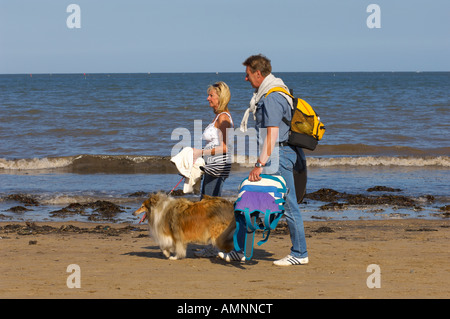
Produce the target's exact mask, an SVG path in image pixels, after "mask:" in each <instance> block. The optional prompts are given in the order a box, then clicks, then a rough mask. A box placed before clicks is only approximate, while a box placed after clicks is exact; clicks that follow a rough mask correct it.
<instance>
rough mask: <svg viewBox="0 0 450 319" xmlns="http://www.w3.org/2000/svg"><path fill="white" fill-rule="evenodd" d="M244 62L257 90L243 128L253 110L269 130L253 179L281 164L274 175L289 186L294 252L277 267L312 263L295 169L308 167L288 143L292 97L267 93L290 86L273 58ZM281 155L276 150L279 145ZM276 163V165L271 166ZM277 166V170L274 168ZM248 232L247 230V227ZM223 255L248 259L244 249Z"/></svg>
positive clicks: (261, 125) (287, 212)
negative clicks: (276, 73) (276, 70)
mask: <svg viewBox="0 0 450 319" xmlns="http://www.w3.org/2000/svg"><path fill="white" fill-rule="evenodd" d="M243 65H244V66H245V67H246V70H245V71H246V76H245V80H246V81H248V82H250V84H251V85H252V87H253V88H255V93H254V95H253V98H252V100H251V101H250V108H249V110H247V112H246V113H245V115H244V119H243V121H242V123H241V129H242V130H244V131H245V130H246V128H247V119H248V116H249V113H250V112H252V113H253V115H254V118H255V121H256V125H255V126H256V129H257V131H258V132H259V133H260V134H261V133H262V131H263V130H262V129H267V134H266V136H265V137H264V142H263V147H262V150H261V153H260V155H259V158H258V160H257V163H256V164H255V167H254V168H253V169H252V171H251V172H250V174H249V180H250V181H258V180H260V179H261V177H260V175H261V173H263V172H264V170H265V166H266V164H269V163H268V162H272V164H274V163H275V164H278V167H275V168H274V167H271V173H273V175H281V176H283V178H284V179H285V181H286V185H287V187H288V189H289V192H288V194H287V195H286V203H285V205H284V207H285V216H286V220H287V223H288V227H289V232H290V236H291V242H292V247H291V252H290V254H289V255H287V256H286V257H284V258H282V259H280V260H276V261H274V264H275V265H277V266H291V265H303V264H307V263H308V261H309V260H308V252H307V249H306V240H305V230H304V227H303V219H302V216H301V214H300V208H299V206H298V203H297V196H296V191H295V181H294V171H301V170H302V169H305V167H303V165H305V163H306V162H305V155H304V153H303V150H302V149H301V148H297V147H294V146H290V145H288V144H287V143H286V141H287V139H288V135H289V126H288V125H287V124H285V123H284V122H283V120H282V119H283V117H286V119H287V120H288V121H290V120H291V117H292V98H291V97H289V96H287V95H285V94H283V93H281V92H274V93H271V94H270V95H268V96H267V97H266V96H265V95H266V93H267V92H268V91H269V90H270V89H271V88H273V87H283V88H285V89H286V90H287V91H288V92H289V89H288V88H287V87H286V85H285V84H284V83H283V81H282V80H281V79H279V78H276V77H275V76H274V75H273V74H272V73H271V72H272V66H271V64H270V60H269V59H268V58H266V57H265V56H263V55H253V56H250V57H249V58H248V59H247V60H245V62H244V63H243ZM276 143H278V146H279V148H278V150H279V151H278V154H275V153H277V152H274V150H276V149H277V148H276V147H275V146H277V145H276ZM270 166H273V165H270ZM274 169H275V171H274ZM237 218H241V219H240V220H239V222H240V223H241V224H245V218H244V217H243V216H242V215H241V216H238V217H237ZM244 231H245V230H244ZM244 236H245V232H242V233H241V232H239V233H238V238H237V239H238V244H239V246H240V247H244V238H245V237H244ZM219 256H220V257H221V258H222V259H224V260H226V261H244V260H245V256H244V254H243V252H242V251H235V250H233V251H231V252H230V253H228V254H225V253H219Z"/></svg>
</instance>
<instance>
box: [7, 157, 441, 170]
mask: <svg viewBox="0 0 450 319" xmlns="http://www.w3.org/2000/svg"><path fill="white" fill-rule="evenodd" d="M255 161H256V158H249V157H248V156H234V158H233V163H232V170H244V169H245V170H246V169H248V168H249V167H251V166H253V164H254V162H255ZM307 165H308V167H319V168H320V167H340V166H345V167H421V168H424V169H432V168H450V156H444V155H440V156H433V155H424V156H411V155H410V156H386V155H383V156H371V155H364V156H357V155H339V156H332V155H326V156H310V155H308V156H307ZM22 171H35V172H40V171H42V172H47V171H58V172H63V173H79V174H93V173H109V174H137V173H146V174H176V173H177V170H176V168H175V166H174V165H173V163H172V162H170V157H169V156H130V155H78V156H63V157H45V158H29V159H12V160H9V159H4V158H0V173H2V172H3V173H7V174H15V173H19V172H22Z"/></svg>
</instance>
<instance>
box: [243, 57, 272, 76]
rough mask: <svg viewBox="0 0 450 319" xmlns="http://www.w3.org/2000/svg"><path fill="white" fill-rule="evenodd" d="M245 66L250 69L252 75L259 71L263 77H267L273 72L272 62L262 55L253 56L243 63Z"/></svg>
mask: <svg viewBox="0 0 450 319" xmlns="http://www.w3.org/2000/svg"><path fill="white" fill-rule="evenodd" d="M242 64H243V65H244V66H248V67H250V70H251V71H252V73H255V72H256V71H257V70H259V71H261V75H262V76H264V77H266V76H268V75H269V74H270V73H271V72H272V65H271V64H270V60H269V59H268V58H267V57H265V56H264V55H262V54H257V55H252V56H250V57H248V58H247V60H245V61H244V63H242Z"/></svg>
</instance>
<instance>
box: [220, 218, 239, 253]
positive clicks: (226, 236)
mask: <svg viewBox="0 0 450 319" xmlns="http://www.w3.org/2000/svg"><path fill="white" fill-rule="evenodd" d="M235 230H236V220H235V219H234V218H233V220H232V221H231V222H230V224H229V225H228V227H227V228H225V230H224V231H223V232H222V234H220V235H219V237H217V239H216V246H217V248H219V249H220V250H223V251H225V252H229V251H231V250H232V249H233V247H234V242H233V235H234V231H235Z"/></svg>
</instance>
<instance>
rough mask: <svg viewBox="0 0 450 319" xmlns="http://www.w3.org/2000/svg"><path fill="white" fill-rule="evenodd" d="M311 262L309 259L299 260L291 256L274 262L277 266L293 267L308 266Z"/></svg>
mask: <svg viewBox="0 0 450 319" xmlns="http://www.w3.org/2000/svg"><path fill="white" fill-rule="evenodd" d="M308 262H309V259H308V257H305V258H298V257H294V256H291V255H287V256H286V257H284V258H282V259H279V260H275V261H274V262H273V264H274V265H276V266H293V265H306V264H307V263H308Z"/></svg>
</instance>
